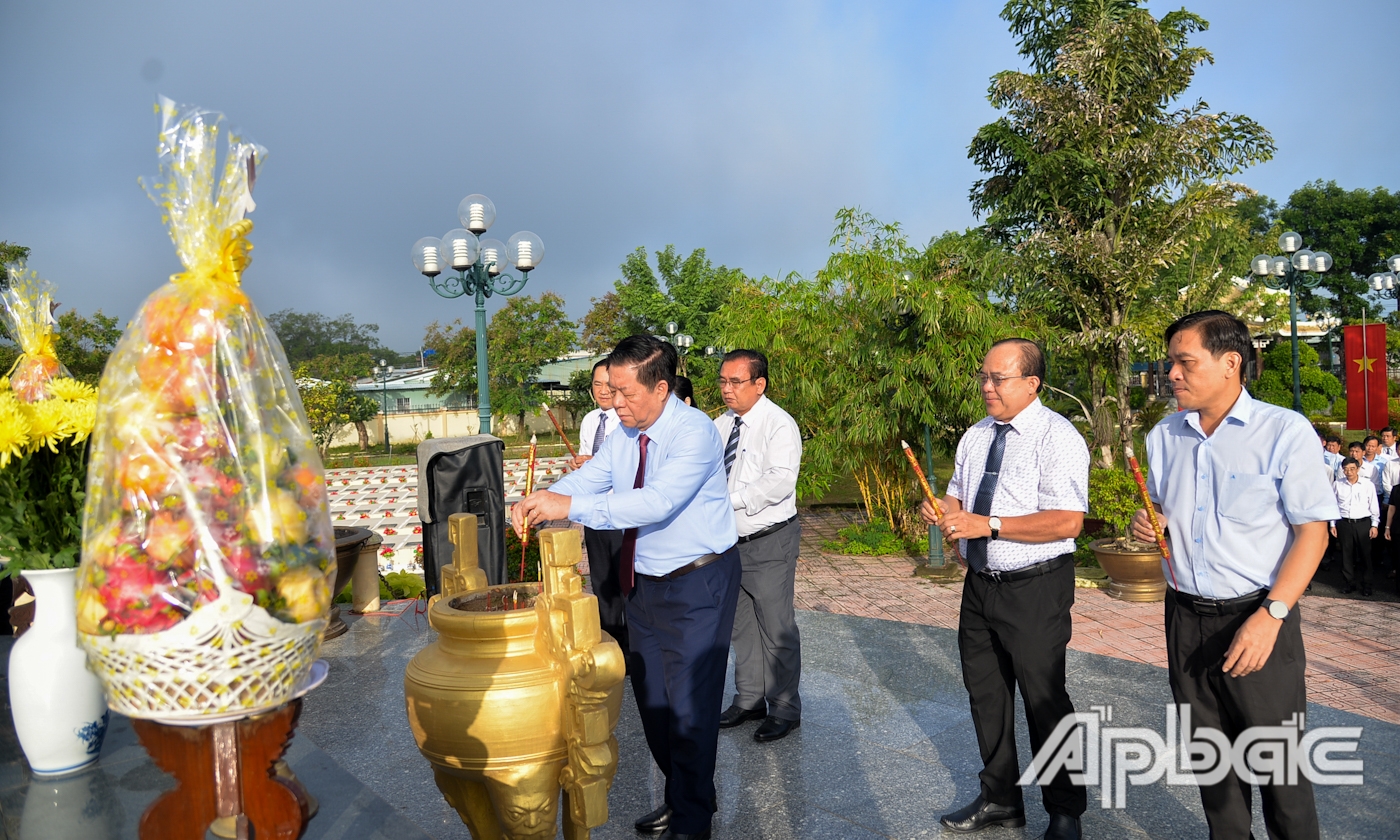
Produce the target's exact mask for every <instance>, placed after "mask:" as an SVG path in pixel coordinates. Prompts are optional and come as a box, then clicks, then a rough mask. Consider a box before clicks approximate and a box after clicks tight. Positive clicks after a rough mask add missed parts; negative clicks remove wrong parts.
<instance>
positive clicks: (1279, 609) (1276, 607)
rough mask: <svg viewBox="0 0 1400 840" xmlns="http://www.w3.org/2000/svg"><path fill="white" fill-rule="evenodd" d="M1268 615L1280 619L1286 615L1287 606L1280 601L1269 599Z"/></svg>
mask: <svg viewBox="0 0 1400 840" xmlns="http://www.w3.org/2000/svg"><path fill="white" fill-rule="evenodd" d="M1269 615H1271V616H1273V617H1274V618H1277V619H1278V620H1280V621H1282V620H1283V619H1285V618H1287V617H1288V607H1287V606H1285V605H1284V603H1283V602H1282V601H1270V602H1269Z"/></svg>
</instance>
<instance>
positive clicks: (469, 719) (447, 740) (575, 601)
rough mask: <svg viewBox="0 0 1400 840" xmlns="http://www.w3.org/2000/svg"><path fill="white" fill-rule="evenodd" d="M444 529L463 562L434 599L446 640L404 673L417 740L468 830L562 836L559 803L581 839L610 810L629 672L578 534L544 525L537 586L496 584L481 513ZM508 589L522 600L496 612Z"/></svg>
mask: <svg viewBox="0 0 1400 840" xmlns="http://www.w3.org/2000/svg"><path fill="white" fill-rule="evenodd" d="M449 528H450V531H451V534H452V541H453V545H454V546H455V547H456V549H455V552H454V563H453V565H452V566H449V567H447V568H444V569H443V570H442V594H441V595H440V596H438V597H436V598H435V599H434V600H433V602H432V604H431V605H430V606H429V608H428V621H429V623H430V624H431V625H432V627H433V629H435V630H437V632H438V639H437V641H435V642H434V643H432V644H430V645H429V646H427V647H426V648H424V649H423V650H421V651H419V652H418V654H417V655H416V656H414V658H413V660H412V661H411V662H410V663H409V665H408V668H407V669H406V671H405V673H404V695H405V699H406V703H407V710H408V721H409V726H410V727H411V728H412V730H413V737H414V740H415V741H417V743H418V748H419V750H420V751H421V752H422V753H423V756H424V757H425V758H427V759H428V761H429V762H430V763H432V765H433V775H434V778H435V779H436V781H437V785H438V789H439V790H441V791H442V793H443V795H444V796H445V797H446V798H447V801H448V803H449V804H451V805H452V807H453V808H455V809H456V811H457V813H458V814H459V815H460V816H461V817H462V820H463V822H465V823H466V824H467V827H468V828H469V829H470V830H471V833H472V837H473V838H478V840H487V838H491V840H496V839H497V838H510V840H524V838H541V840H544V839H545V838H553V837H555V835H556V832H557V831H558V826H559V817H560V810H561V808H560V804H561V802H562V804H563V808H562V810H563V818H564V819H563V822H564V826H563V828H564V837H565V838H567V839H568V840H585V838H587V837H588V835H589V829H591V828H596V827H598V826H600V825H603V824H604V823H606V822H607V819H608V811H607V807H608V789H609V787H611V785H612V778H613V775H614V774H615V773H616V771H617V741H616V740H615V739H614V738H613V730H614V729H615V728H616V726H617V719H618V715H619V713H620V711H621V708H622V678H623V674H624V670H625V668H624V662H623V657H622V650H621V649H620V648H619V647H618V645H617V643H616V642H615V641H613V639H612V637H610V636H608V635H607V634H605V633H603V632H602V631H601V629H600V628H599V625H598V602H597V600H596V599H595V598H594V597H593V596H592V595H585V594H583V591H582V580H581V579H580V578H579V577H578V575H577V573H575V571H574V565H575V564H576V563H577V562H578V561H579V560H580V559H581V558H582V551H581V549H582V544H581V543H582V540H581V539H580V535H579V534H578V532H577V531H572V530H568V529H550V530H545V531H542V532H540V534H539V539H540V549H541V557H542V559H543V563H544V567H545V568H544V569H543V571H544V573H545V574H544V575H543V577H544V582H543V583H542V584H507V585H504V586H493V587H487V586H486V576H485V574H484V573H483V572H481V570H480V568H479V567H478V566H477V563H476V551H475V549H476V545H477V541H476V517H475V516H472V515H471V514H455V515H453V516H452V517H451V519H450V522H449ZM512 595H515V596H517V597H518V599H519V607H518V608H515V609H499V607H500V606H501V601H502V600H503V601H505V602H506V603H508V604H509V603H512ZM502 596H504V597H502ZM488 598H490V599H491V600H492V601H493V602H494V606H496V607H498V608H496V609H490V608H488V609H482V606H483V602H484V601H486V600H487V599H488ZM531 598H533V599H534V601H535V602H534V604H533V606H526V604H527V603H528V602H529V600H530V599H531ZM489 606H491V605H488V607H489Z"/></svg>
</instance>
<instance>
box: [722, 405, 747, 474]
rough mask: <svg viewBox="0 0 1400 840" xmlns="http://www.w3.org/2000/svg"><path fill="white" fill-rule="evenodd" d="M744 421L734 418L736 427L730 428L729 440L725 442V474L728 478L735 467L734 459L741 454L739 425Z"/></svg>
mask: <svg viewBox="0 0 1400 840" xmlns="http://www.w3.org/2000/svg"><path fill="white" fill-rule="evenodd" d="M742 425H744V421H743V420H740V419H739V418H738V417H735V418H734V428H732V429H730V430H729V441H728V442H727V443H725V444H724V475H725V477H726V478H727V477H728V476H729V473H730V472H731V471H733V469H734V459H735V457H737V456H738V454H739V427H740V426H742Z"/></svg>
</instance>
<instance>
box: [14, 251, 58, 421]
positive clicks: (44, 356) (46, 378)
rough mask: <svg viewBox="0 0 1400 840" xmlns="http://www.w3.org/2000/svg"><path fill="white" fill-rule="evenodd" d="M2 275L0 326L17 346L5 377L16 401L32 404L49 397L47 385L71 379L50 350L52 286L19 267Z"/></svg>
mask: <svg viewBox="0 0 1400 840" xmlns="http://www.w3.org/2000/svg"><path fill="white" fill-rule="evenodd" d="M6 274H7V275H8V279H7V281H0V325H3V326H4V327H5V330H6V331H7V332H8V333H9V334H10V335H11V336H13V337H14V340H15V343H16V344H18V345H19V358H18V359H15V363H14V366H13V367H11V368H10V370H9V373H8V374H7V376H8V377H9V380H10V388H11V389H12V390H13V391H14V392H15V396H16V397H17V398H18V399H19V401H20V402H25V403H36V402H40V401H42V400H46V399H48V398H49V397H50V396H52V393H51V392H50V383H52V382H53V381H54V380H56V379H67V378H69V377H70V376H71V374H69V373H68V369H67V368H66V367H64V366H63V363H62V362H60V361H59V360H58V352H57V351H56V350H55V348H54V340H53V327H54V321H53V286H52V285H51V284H50V283H49V282H48V281H46V280H43V279H41V278H40V277H39V275H37V274H35V273H34V272H33V271H30V270H28V269H25V268H23V267H21V266H15V267H12V268H10V269H8V270H7V271H6Z"/></svg>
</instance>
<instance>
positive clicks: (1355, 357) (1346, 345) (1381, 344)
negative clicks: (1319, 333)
mask: <svg viewBox="0 0 1400 840" xmlns="http://www.w3.org/2000/svg"><path fill="white" fill-rule="evenodd" d="M1342 353H1343V356H1344V358H1345V359H1346V371H1347V428H1348V429H1373V430H1374V429H1380V428H1384V427H1385V426H1388V425H1390V410H1389V405H1388V403H1387V399H1388V397H1389V396H1390V395H1389V393H1388V391H1387V387H1386V375H1385V324H1367V325H1365V326H1362V325H1360V324H1353V325H1351V326H1349V327H1343V328H1342Z"/></svg>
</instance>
